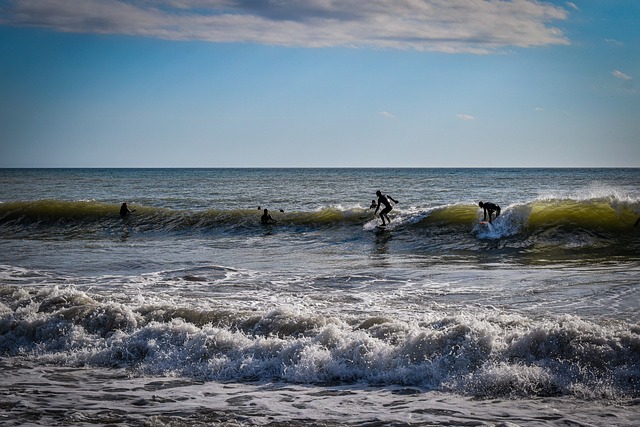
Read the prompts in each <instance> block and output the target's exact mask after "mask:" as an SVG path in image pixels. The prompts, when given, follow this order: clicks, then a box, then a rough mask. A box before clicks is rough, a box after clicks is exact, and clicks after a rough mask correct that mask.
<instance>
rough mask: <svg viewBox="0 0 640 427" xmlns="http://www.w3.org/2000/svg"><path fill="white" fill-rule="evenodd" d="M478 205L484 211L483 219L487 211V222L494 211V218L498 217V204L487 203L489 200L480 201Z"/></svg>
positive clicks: (485, 218)
mask: <svg viewBox="0 0 640 427" xmlns="http://www.w3.org/2000/svg"><path fill="white" fill-rule="evenodd" d="M478 206H480V207H481V208H482V210H483V211H484V219H483V221H486V220H487V212H488V213H489V223H491V214H492V213H494V212H495V213H496V216H495V218H498V217H499V216H500V211H501V209H500V206H498V205H496V204H494V203H489V202H484V203H483V202H480V203H478Z"/></svg>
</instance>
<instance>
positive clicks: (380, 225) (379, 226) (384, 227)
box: [376, 224, 387, 230]
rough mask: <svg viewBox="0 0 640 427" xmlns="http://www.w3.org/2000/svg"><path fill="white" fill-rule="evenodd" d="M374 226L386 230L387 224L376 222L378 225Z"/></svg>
mask: <svg viewBox="0 0 640 427" xmlns="http://www.w3.org/2000/svg"><path fill="white" fill-rule="evenodd" d="M376 228H377V229H379V230H386V229H387V226H386V225H382V224H378V225H376Z"/></svg>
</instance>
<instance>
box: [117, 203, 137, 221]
mask: <svg viewBox="0 0 640 427" xmlns="http://www.w3.org/2000/svg"><path fill="white" fill-rule="evenodd" d="M135 211H136V210H135V209H134V210H130V209H129V208H128V207H127V204H126V203H123V204H122V205H121V206H120V216H121V217H122V218H126V217H127V216H128V215H129V214H130V213H131V212H135Z"/></svg>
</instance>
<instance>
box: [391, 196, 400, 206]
mask: <svg viewBox="0 0 640 427" xmlns="http://www.w3.org/2000/svg"><path fill="white" fill-rule="evenodd" d="M388 197H389V198H390V199H391V201H392V202H393V203H395V204H396V205H397V204H398V203H400V202H399V201H397V200H396V199H394V198H393V197H391V196H388Z"/></svg>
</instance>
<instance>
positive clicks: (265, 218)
mask: <svg viewBox="0 0 640 427" xmlns="http://www.w3.org/2000/svg"><path fill="white" fill-rule="evenodd" d="M260 222H262V223H263V224H270V223H274V222H276V220H275V219H273V218H271V215H269V210H268V209H265V210H264V213H263V214H262V217H261V218H260Z"/></svg>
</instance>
